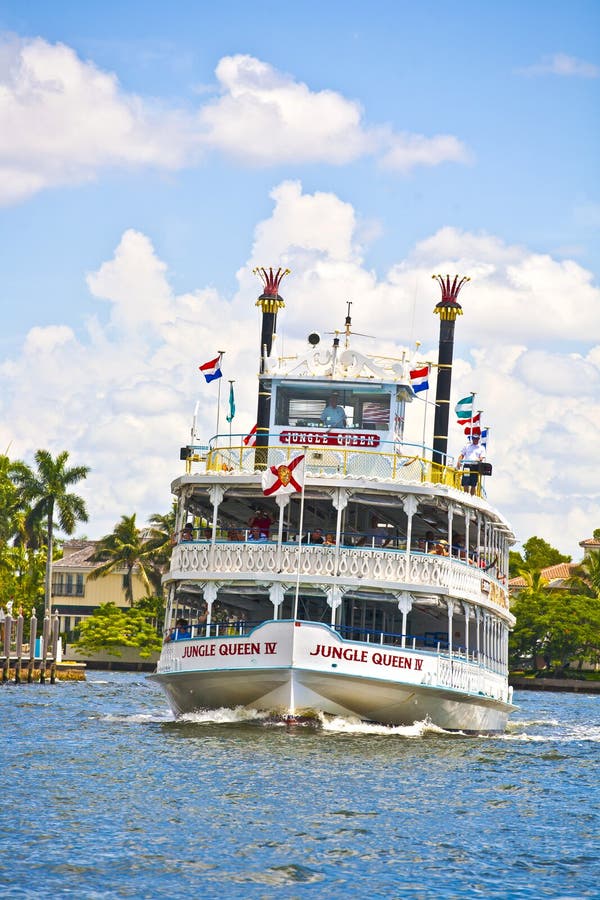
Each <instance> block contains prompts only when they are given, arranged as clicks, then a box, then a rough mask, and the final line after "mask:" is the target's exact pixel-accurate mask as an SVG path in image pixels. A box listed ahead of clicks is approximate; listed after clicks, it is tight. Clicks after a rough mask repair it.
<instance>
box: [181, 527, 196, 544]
mask: <svg viewBox="0 0 600 900" xmlns="http://www.w3.org/2000/svg"><path fill="white" fill-rule="evenodd" d="M181 540H182V541H193V540H194V526H193V525H192V523H191V522H187V523H186V524H185V525H184V526H183V528H182V530H181Z"/></svg>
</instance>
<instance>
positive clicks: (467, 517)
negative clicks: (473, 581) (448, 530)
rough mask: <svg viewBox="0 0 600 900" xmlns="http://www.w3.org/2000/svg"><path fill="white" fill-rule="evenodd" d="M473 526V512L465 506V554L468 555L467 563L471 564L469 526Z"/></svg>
mask: <svg viewBox="0 0 600 900" xmlns="http://www.w3.org/2000/svg"><path fill="white" fill-rule="evenodd" d="M470 525H471V510H470V509H469V508H468V507H466V506H465V552H466V554H467V558H466V560H465V562H469V541H470V534H469V526H470Z"/></svg>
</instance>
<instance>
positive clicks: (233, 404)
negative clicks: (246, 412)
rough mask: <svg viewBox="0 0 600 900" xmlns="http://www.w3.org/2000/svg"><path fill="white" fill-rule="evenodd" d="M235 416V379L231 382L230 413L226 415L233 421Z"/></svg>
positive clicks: (229, 420) (228, 419)
mask: <svg viewBox="0 0 600 900" xmlns="http://www.w3.org/2000/svg"><path fill="white" fill-rule="evenodd" d="M234 416H235V397H234V394H233V381H230V382H229V415H228V416H226V419H227V421H228V422H233V417H234Z"/></svg>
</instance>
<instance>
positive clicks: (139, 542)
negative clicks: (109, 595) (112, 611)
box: [89, 513, 153, 606]
mask: <svg viewBox="0 0 600 900" xmlns="http://www.w3.org/2000/svg"><path fill="white" fill-rule="evenodd" d="M152 553H153V548H152V545H151V542H150V541H147V540H145V539H144V536H143V533H142V531H141V530H140V529H139V528H138V527H137V525H136V521H135V513H133V515H131V516H121V521H120V522H118V523H117V525H115V529H114V531H113V532H112V533H111V534H107V535H105V536H104V537H103V538H101V540H100V541H99V542H98V549H97V550H96V552H95V553H94V554H93V556H92V557H91V559H92V561H93V562H101V563H102V565H101V566H98V568H97V569H94V571H93V572H91V574H90V575H89V578H92V579H96V578H102V576H103V575H108V574H109V573H110V572H114V571H116V570H118V569H125V575H124V576H123V587H124V589H125V597H126V599H127V601H128V603H129V605H130V606H133V576H134V572H135V571H136V570H137V574H138V575H139V576H140V578H141V579H142V581H143V583H144V587H145V588H146V590H147V591H148V592H149V591H150V579H149V577H148V570H149V569H150V568H151V557H152Z"/></svg>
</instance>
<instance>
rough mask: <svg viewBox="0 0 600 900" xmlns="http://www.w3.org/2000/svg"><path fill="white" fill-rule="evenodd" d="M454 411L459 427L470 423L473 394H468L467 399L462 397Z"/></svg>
mask: <svg viewBox="0 0 600 900" xmlns="http://www.w3.org/2000/svg"><path fill="white" fill-rule="evenodd" d="M454 411H455V412H456V418H457V420H458V424H459V425H465V424H466V423H467V422H470V421H471V419H472V417H473V394H469V396H468V397H463V399H462V400H459V401H458V403H457V404H456V406H455V408H454Z"/></svg>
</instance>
